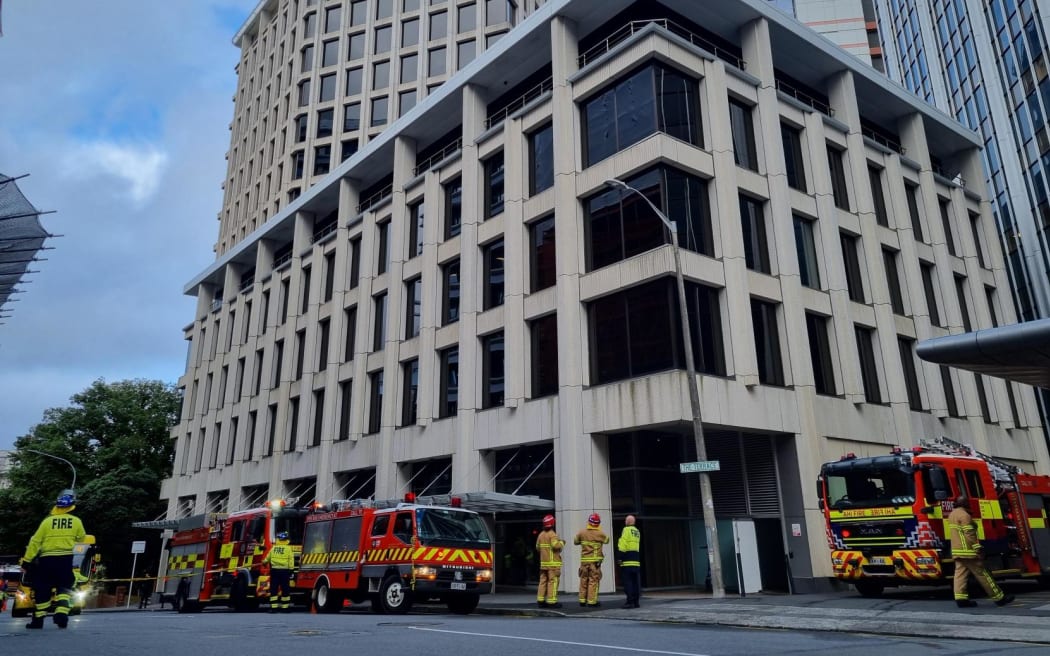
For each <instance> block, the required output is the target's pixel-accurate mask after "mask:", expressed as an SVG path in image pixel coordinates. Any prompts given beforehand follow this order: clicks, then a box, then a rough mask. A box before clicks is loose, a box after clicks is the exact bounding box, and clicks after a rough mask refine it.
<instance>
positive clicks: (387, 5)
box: [376, 0, 394, 20]
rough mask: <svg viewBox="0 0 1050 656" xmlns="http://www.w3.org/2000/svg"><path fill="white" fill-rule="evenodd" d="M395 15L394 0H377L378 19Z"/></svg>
mask: <svg viewBox="0 0 1050 656" xmlns="http://www.w3.org/2000/svg"><path fill="white" fill-rule="evenodd" d="M393 15H394V0H377V2H376V20H383V19H384V18H390V17H391V16H393Z"/></svg>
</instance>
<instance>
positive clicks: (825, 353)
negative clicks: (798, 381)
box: [806, 312, 836, 396]
mask: <svg viewBox="0 0 1050 656" xmlns="http://www.w3.org/2000/svg"><path fill="white" fill-rule="evenodd" d="M806 332H807V334H808V335H809V357H810V362H811V364H812V366H813V385H814V388H815V389H816V391H817V394H826V395H829V396H834V395H835V391H836V388H835V368H834V366H833V364H832V361H831V339H830V337H829V336H828V318H827V317H823V316H820V315H819V314H811V313H809V312H807V313H806Z"/></svg>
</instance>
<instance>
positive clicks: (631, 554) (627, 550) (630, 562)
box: [616, 526, 642, 567]
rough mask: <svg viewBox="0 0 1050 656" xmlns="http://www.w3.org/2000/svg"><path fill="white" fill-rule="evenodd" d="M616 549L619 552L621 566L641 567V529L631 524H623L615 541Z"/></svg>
mask: <svg viewBox="0 0 1050 656" xmlns="http://www.w3.org/2000/svg"><path fill="white" fill-rule="evenodd" d="M616 550H617V551H619V552H620V566H621V567H641V566H642V562H641V560H642V557H641V551H642V533H641V531H639V530H638V529H636V528H635V527H633V526H624V527H623V532H622V533H620V539H619V540H617V541H616Z"/></svg>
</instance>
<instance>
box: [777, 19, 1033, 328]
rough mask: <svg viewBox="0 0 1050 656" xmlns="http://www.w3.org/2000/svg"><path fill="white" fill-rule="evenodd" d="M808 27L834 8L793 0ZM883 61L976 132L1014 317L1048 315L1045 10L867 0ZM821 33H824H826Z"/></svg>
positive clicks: (889, 71) (900, 78)
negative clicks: (871, 1)
mask: <svg viewBox="0 0 1050 656" xmlns="http://www.w3.org/2000/svg"><path fill="white" fill-rule="evenodd" d="M793 4H794V7H793V10H794V11H795V12H796V15H797V16H798V18H799V19H800V20H803V21H805V22H806V23H807V24H809V25H810V26H812V27H813V28H814V29H816V30H817V31H821V32H823V31H824V30H825V29H826V28H825V27H824V25H823V24H822V21H824V20H830V19H831V18H832V17H833V16H834V13H833V12H832V11H831V10H830V8H829V5H839V4H849V3H838V2H835V3H831V2H825V1H824V0H794V3H793ZM874 4H875V5H876V11H875V17H874V20H876V21H877V24H878V26H879V32H880V40H881V45H882V51H883V56H884V62H885V65H884V70H885V71H886V73H887V74H888V75H889V76H890V77H891V78H892V79H894V80H896V81H898V82H900V83H901V84H903V85H904V86H905V87H906V88H908V89H910V90H911V91H913V92H914V93H916V94H917V95H919V96H920V97H921V98H923V99H925V100H926V101H927V102H929V103H931V104H933V105H935V106H937V107H938V108H940V109H941V110H942V111H944V112H947V113H948V114H950V115H952V116H954V117H955V118H956V119H958V120H959V121H960V122H962V123H963V124H964V125H966V126H967V127H969V128H970V129H972V130H975V131H977V132H978V133H979V134H980V135H981V139H982V140H983V142H984V155H983V158H984V176H983V177H984V180H985V182H986V183H987V185H988V192H987V193H988V194H989V195H990V197H991V198H992V200H993V205H992V210H993V213H994V215H995V218H996V225H997V227H998V231H999V235H1000V239H1001V241H1002V245H1003V249H1004V251H1005V253H1006V262H1007V267H1008V273H1009V275H1010V279H1011V284H1012V287H1013V292H1014V303H1015V306H1016V308H1017V312H1018V314H1019V318H1020V319H1021V320H1025V321H1030V320H1032V319H1036V318H1046V317H1050V170H1048V169H1047V167H1048V166H1050V161H1048V160H1044V156H1045V155H1046V154H1047V153H1048V152H1050V118H1048V111H1050V81H1048V80H1047V63H1046V57H1047V55H1046V51H1047V46H1048V41H1047V37H1046V35H1047V27H1048V23H1047V21H1048V16H1047V15H1046V14H1047V11H1046V9H1047V8H1046V6H1045V5H1043V6H1040V4H1041V3H1039V2H1037V1H1036V0H1016V1H1015V0H988V1H986V2H979V1H978V0H924V1H922V2H912V1H910V0H908V1H906V0H876V1H875V3H874ZM829 36H830V35H829Z"/></svg>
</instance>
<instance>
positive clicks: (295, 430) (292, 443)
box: [285, 397, 299, 453]
mask: <svg viewBox="0 0 1050 656" xmlns="http://www.w3.org/2000/svg"><path fill="white" fill-rule="evenodd" d="M289 407H290V408H291V412H290V414H291V416H290V417H289V418H288V448H287V449H285V451H286V452H289V453H290V452H292V451H295V447H296V446H297V444H296V443H297V442H298V441H299V398H298V397H296V398H293V399H290V401H289Z"/></svg>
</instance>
